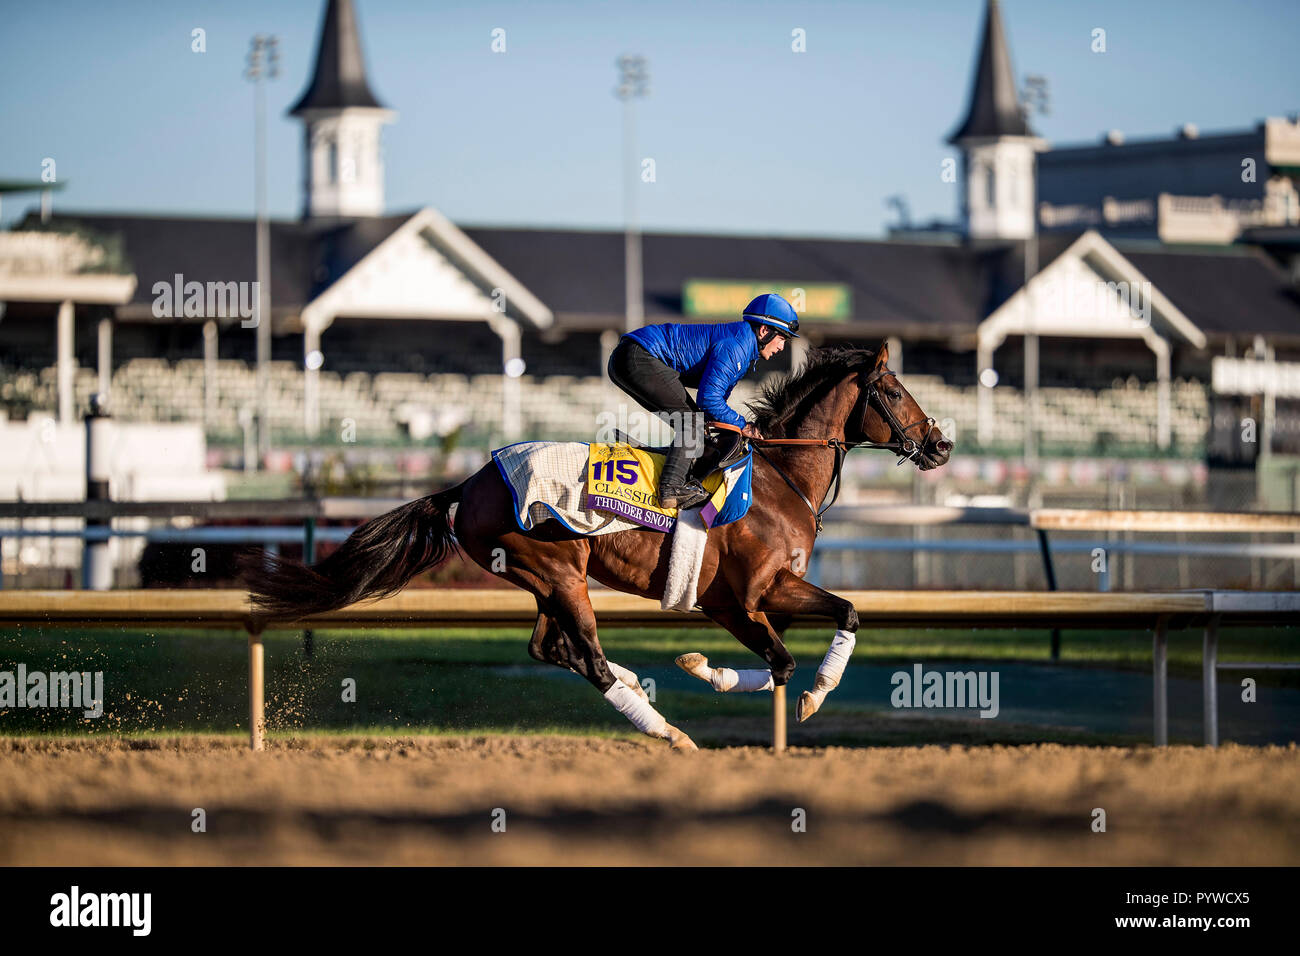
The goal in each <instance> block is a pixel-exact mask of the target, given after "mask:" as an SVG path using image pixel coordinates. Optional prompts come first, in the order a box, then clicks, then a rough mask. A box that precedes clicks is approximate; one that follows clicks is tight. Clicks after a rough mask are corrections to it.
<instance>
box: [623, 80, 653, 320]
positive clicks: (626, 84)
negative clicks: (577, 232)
mask: <svg viewBox="0 0 1300 956" xmlns="http://www.w3.org/2000/svg"><path fill="white" fill-rule="evenodd" d="M615 64H616V65H617V66H618V68H619V85H618V87H617V88H615V90H614V95H615V96H616V97H618V98H619V99H620V100H622V101H623V229H624V232H623V275H624V297H625V300H626V304H625V306H624V331H626V332H631V331H633V330H634V329H639V328H641V325H642V324H643V323H644V321H645V309H644V305H643V302H644V291H643V281H642V275H641V233H640V231H639V230H638V228H637V224H636V186H637V182H638V179H639V177H638V167H637V161H636V116H635V113H634V111H633V103H632V101H633V100H634V99H639V98H640V97H643V96H645V95H646V94H647V93H649V92H650V88H649V85H648V84H649V81H650V76H649V74H648V73H647V72H646V61H645V57H641V56H620V57H619V58H618V59H617V60H616V61H615Z"/></svg>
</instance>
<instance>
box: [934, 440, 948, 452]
mask: <svg viewBox="0 0 1300 956" xmlns="http://www.w3.org/2000/svg"><path fill="white" fill-rule="evenodd" d="M934 447H935V448H936V449H937V450H938V451H941V452H943V453H944V454H945V455H946V454H947V453H948V452H950V451H952V442H950V441H948V439H946V438H941V439H939V440H938V441H937V442H935V443H934Z"/></svg>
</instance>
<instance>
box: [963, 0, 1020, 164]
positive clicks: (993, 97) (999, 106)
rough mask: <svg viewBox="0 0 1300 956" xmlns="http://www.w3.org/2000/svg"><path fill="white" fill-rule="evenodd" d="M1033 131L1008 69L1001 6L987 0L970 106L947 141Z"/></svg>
mask: <svg viewBox="0 0 1300 956" xmlns="http://www.w3.org/2000/svg"><path fill="white" fill-rule="evenodd" d="M1033 135H1034V134H1033V132H1032V131H1031V130H1030V129H1029V124H1028V123H1026V122H1025V116H1024V114H1023V113H1022V112H1021V111H1020V98H1019V97H1018V96H1017V94H1016V77H1015V74H1014V73H1013V72H1012V71H1011V51H1010V49H1009V48H1008V47H1007V38H1006V34H1005V32H1004V31H1003V29H1002V12H1001V8H1000V7H999V5H998V0H988V8H987V10H986V11H985V14H984V36H983V38H982V39H981V40H980V55H979V61H978V62H977V63H976V65H975V81H974V83H973V84H972V88H971V97H970V108H969V109H968V110H967V112H966V119H965V120H964V121H963V122H962V124H961V126H959V127H958V128H957V130H956V131H955V132H954V133H953V134H952V135H951V136H949V137H948V142H949V143H953V144H956V143H959V142H961V141H962V140H964V139H976V138H984V137H994V136H1033Z"/></svg>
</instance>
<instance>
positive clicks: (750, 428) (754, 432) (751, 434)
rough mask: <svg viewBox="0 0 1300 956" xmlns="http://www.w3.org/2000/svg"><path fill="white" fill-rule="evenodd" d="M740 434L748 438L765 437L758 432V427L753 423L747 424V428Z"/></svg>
mask: <svg viewBox="0 0 1300 956" xmlns="http://www.w3.org/2000/svg"><path fill="white" fill-rule="evenodd" d="M740 433H741V434H742V435H744V436H745V437H746V438H762V437H763V433H762V432H760V431H759V430H758V427H757V426H756V425H755V424H754V423H753V422H747V423H746V424H745V427H744V428H742V429H741V430H740Z"/></svg>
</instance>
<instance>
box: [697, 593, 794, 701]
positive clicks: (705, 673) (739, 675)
mask: <svg viewBox="0 0 1300 956" xmlns="http://www.w3.org/2000/svg"><path fill="white" fill-rule="evenodd" d="M704 613H705V614H707V615H708V616H709V617H710V618H712V619H713V620H714V621H716V622H717V623H719V624H721V625H722V626H723V627H725V628H726V629H727V630H728V631H730V632H731V634H732V635H733V636H734V637H735V638H736V640H738V641H740V643H742V644H744V645H745V646H746V647H747V648H749V649H750V650H751V651H753V652H754V653H755V654H757V655H758V656H759V657H761V658H762V659H763V660H765V661H767V663H768V665H769V667H768V669H763V670H757V669H751V670H739V671H737V670H732V669H731V668H730V667H710V666H709V661H708V658H706V657H705V656H704V655H703V654H683V655H682V656H681V657H679V658H677V666H678V667H680V668H681V669H682V670H684V671H686V673H688V674H691V675H693V676H695V677H698V678H699V679H700V680H703V681H708V682H709V683H710V684H712V685H713V689H714V690H716V691H721V692H724V693H726V692H736V691H764V690H771V689H772V688H773V687H775V686H777V685H780V684H784V683H785V682H786V681H788V680H789V679H790V675H791V674H792V673H794V657H792V656H791V654H790V652H789V651H788V650H786V647H785V644H783V643H782V642H781V638H780V636H779V635H777V633H776V631H774V630H773V629H772V626H771V624H770V623H769V622H768V620H767V616H766V615H765V614H763V613H762V612H761V611H758V612H753V613H750V612H747V611H746V610H745V609H744V608H742V607H739V606H736V607H728V608H705V610H704Z"/></svg>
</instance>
